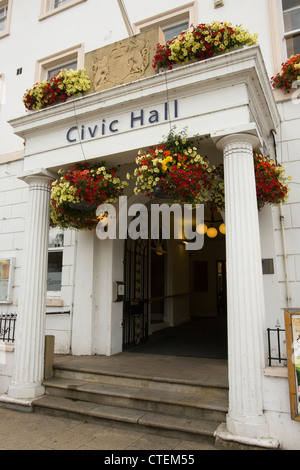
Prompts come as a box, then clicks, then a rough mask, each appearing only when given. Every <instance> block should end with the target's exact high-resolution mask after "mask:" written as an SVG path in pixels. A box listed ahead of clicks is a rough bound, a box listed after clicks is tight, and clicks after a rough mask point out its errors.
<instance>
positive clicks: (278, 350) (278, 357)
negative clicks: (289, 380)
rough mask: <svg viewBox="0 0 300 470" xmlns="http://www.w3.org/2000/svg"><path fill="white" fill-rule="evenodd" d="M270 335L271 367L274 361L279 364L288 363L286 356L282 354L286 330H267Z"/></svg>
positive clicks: (269, 352)
mask: <svg viewBox="0 0 300 470" xmlns="http://www.w3.org/2000/svg"><path fill="white" fill-rule="evenodd" d="M267 335H268V355H269V357H268V361H269V366H272V361H276V362H278V363H279V364H281V363H282V362H284V361H286V360H287V359H286V356H285V355H284V353H283V352H282V349H283V345H282V335H284V339H285V330H284V329H281V328H267Z"/></svg>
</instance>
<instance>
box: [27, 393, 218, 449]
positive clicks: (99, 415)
mask: <svg viewBox="0 0 300 470" xmlns="http://www.w3.org/2000/svg"><path fill="white" fill-rule="evenodd" d="M34 412H38V413H43V414H47V415H49V414H50V415H54V416H63V417H67V418H72V419H78V420H82V421H85V422H89V423H100V424H104V425H106V426H111V427H119V428H123V429H126V428H130V429H132V430H137V431H141V432H148V433H151V434H157V435H161V436H168V437H177V438H181V439H189V440H195V441H197V442H202V443H208V444H212V445H213V444H214V432H215V430H216V429H217V427H218V425H219V424H220V423H218V422H217V421H209V420H205V419H197V418H186V417H181V416H171V415H167V414H162V413H155V412H152V411H145V410H137V409H132V408H124V407H118V406H112V405H105V404H98V403H94V402H87V401H82V400H72V399H70V398H64V397H58V396H51V395H45V396H44V397H42V398H41V399H39V400H36V401H35V402H34Z"/></svg>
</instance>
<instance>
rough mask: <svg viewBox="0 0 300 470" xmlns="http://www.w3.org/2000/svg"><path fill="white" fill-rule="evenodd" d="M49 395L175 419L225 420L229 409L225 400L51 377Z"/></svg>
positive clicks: (47, 386)
mask: <svg viewBox="0 0 300 470" xmlns="http://www.w3.org/2000/svg"><path fill="white" fill-rule="evenodd" d="M44 385H45V387H46V390H47V393H48V394H49V395H55V396H60V397H66V398H69V399H76V400H82V401H89V402H94V403H99V404H104V405H113V406H119V407H125V408H132V409H136V410H145V411H153V412H159V413H165V414H170V415H173V416H176V415H177V416H184V417H190V418H191V417H195V418H199V419H202V418H203V419H209V420H214V421H224V420H225V416H226V412H227V409H228V401H227V398H226V397H225V398H224V397H221V398H220V397H219V398H218V399H216V398H212V397H211V396H209V397H208V396H206V395H204V396H202V397H200V395H197V394H187V393H182V392H177V391H165V390H159V389H156V388H146V389H142V388H140V387H129V386H123V385H122V386H121V385H114V384H106V383H99V382H93V381H84V380H80V379H70V378H65V377H52V378H50V379H47V380H45V381H44Z"/></svg>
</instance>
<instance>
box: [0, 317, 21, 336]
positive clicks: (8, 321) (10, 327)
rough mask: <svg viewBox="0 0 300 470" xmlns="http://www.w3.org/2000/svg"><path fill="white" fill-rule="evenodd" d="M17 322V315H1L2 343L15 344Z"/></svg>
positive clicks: (0, 333) (0, 334) (0, 330)
mask: <svg viewBox="0 0 300 470" xmlns="http://www.w3.org/2000/svg"><path fill="white" fill-rule="evenodd" d="M16 321H17V314H16V313H8V314H0V341H5V342H6V343H14V341H15V331H16Z"/></svg>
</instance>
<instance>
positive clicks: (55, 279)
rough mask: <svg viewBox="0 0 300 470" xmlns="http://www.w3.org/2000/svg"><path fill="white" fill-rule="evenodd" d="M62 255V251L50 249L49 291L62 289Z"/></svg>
mask: <svg viewBox="0 0 300 470" xmlns="http://www.w3.org/2000/svg"><path fill="white" fill-rule="evenodd" d="M62 256H63V253H62V251H49V253H48V277H47V290H48V291H60V290H61V272H62Z"/></svg>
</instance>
